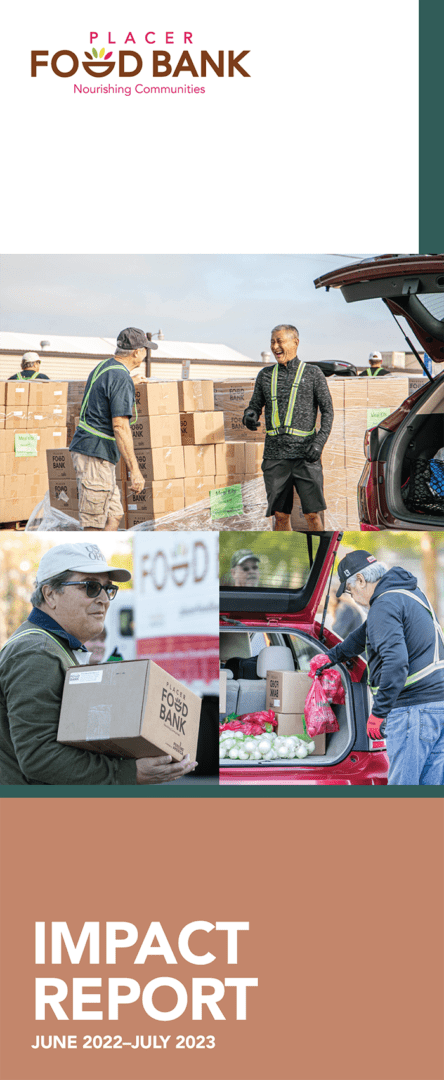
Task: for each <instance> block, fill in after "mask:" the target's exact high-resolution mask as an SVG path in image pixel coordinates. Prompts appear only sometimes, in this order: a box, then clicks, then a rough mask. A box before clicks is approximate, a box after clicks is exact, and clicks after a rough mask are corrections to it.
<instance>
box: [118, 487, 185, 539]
mask: <svg viewBox="0 0 444 1080" xmlns="http://www.w3.org/2000/svg"><path fill="white" fill-rule="evenodd" d="M183 483H184V482H183V480H154V481H152V482H149V483H147V484H146V486H145V487H144V489H143V491H141V492H139V494H138V495H136V494H135V493H134V491H130V488H129V485H128V483H126V484H125V485H124V490H125V497H126V499H127V512H128V526H129V527H130V526H131V524H136V522H135V521H134V517H135V516H137V518H138V520H139V521H150V520H151V519H153V520H155V518H156V517H162V516H163V515H164V514H171V513H173V512H174V511H175V510H183V508H184V493H183Z"/></svg>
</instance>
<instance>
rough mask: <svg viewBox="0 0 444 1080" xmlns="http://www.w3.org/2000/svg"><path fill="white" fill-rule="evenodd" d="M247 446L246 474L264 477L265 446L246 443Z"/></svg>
mask: <svg viewBox="0 0 444 1080" xmlns="http://www.w3.org/2000/svg"><path fill="white" fill-rule="evenodd" d="M244 446H245V472H246V473H251V474H254V475H255V476H262V469H261V465H262V460H263V456H264V444H263V443H262V442H260V443H249V442H246V443H244Z"/></svg>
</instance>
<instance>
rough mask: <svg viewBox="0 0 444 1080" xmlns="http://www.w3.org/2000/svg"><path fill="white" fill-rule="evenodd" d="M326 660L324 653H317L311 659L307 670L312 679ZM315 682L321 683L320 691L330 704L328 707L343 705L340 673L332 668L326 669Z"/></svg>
mask: <svg viewBox="0 0 444 1080" xmlns="http://www.w3.org/2000/svg"><path fill="white" fill-rule="evenodd" d="M326 659H327V657H326V655H325V653H317V655H316V656H314V657H313V659H312V661H311V664H310V667H309V669H308V674H309V675H310V676H311V678H312V679H314V677H315V675H316V672H317V671H318V670H319V668H320V667H322V666H323V664H325V661H326ZM316 681H317V682H320V683H321V686H322V689H323V690H324V691H325V696H326V698H327V701H329V702H330V705H344V704H345V693H344V687H343V685H342V682H341V672H340V671H334V669H333V668H327V671H325V672H324V674H323V675H318V678H317V680H316Z"/></svg>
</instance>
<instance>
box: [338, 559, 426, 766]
mask: <svg viewBox="0 0 444 1080" xmlns="http://www.w3.org/2000/svg"><path fill="white" fill-rule="evenodd" d="M338 574H339V580H340V585H339V589H338V590H337V593H336V595H337V596H341V595H342V593H343V592H348V593H349V594H350V596H351V597H352V598H353V600H354V601H355V602H356V603H357V604H360V605H361V606H362V607H368V608H369V612H368V616H367V620H366V622H365V623H363V624H362V626H360V627H358V629H357V630H354V631H353V632H352V633H351V634H349V635H348V637H346V638H345V639H344V641H341V642H340V643H339V645H335V646H334V648H333V649H330V650H329V652H328V657H329V664H328V665H327V666H331V664H336V663H337V662H338V661H339V662H341V661H343V660H348V659H351V658H352V657H353V656H358V655H359V654H360V653H363V652H366V654H367V661H368V682H369V686H370V689H371V691H372V694H373V707H372V712H371V714H370V716H369V718H368V721H367V734H368V735H369V737H370V739H372V740H376V741H378V740H380V739H382V738H385V739H386V743H387V754H388V759H389V765H390V768H389V775H388V783H389V784H440V785H442V784H444V636H443V633H442V630H441V627H440V625H439V622H438V620H437V618H436V615H435V613H434V611H433V608H432V607H431V606H430V604H429V602H428V600H427V597H426V596H425V595H424V593H423V592H422V591H421V589H419V588H418V582H417V580H416V578H415V577H414V576H413V574H410V573H409V571H408V570H404V569H403V567H401V566H392V568H391V569H390V570H387V568H386V567H385V566H384V564H383V563H380V562H378V561H377V560H376V559H375V556H374V555H371V554H370V552H369V551H352V552H350V553H349V554H348V555H346V556H345V558H344V559H342V560H341V562H340V563H339V566H338Z"/></svg>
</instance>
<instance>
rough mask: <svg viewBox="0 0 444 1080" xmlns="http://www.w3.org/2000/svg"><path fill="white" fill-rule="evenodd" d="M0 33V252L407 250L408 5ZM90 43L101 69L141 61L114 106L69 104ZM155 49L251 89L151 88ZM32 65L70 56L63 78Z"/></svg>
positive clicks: (62, 16) (414, 120) (412, 58)
mask: <svg viewBox="0 0 444 1080" xmlns="http://www.w3.org/2000/svg"><path fill="white" fill-rule="evenodd" d="M3 22H4V34H3V39H4V45H3V57H2V73H3V74H2V79H3V102H4V104H7V110H8V111H7V112H6V116H5V120H4V124H3V138H2V142H3V148H4V164H3V170H2V171H3V187H4V190H3V198H2V205H3V244H2V246H3V249H4V250H5V251H7V252H16V253H27V252H29V253H46V252H48V253H49V252H72V253H82V252H101V253H111V252H113V253H128V254H131V253H139V252H146V253H159V252H165V253H186V252H201V253H211V252H249V253H258V252H265V253H267V252H287V253H288V252H320V251H336V252H340V253H349V252H351V253H353V252H356V251H381V252H382V251H411V252H413V251H415V250H417V247H418V210H417V208H418V186H417V164H418V146H417V143H418V139H417V124H418V116H417V114H418V59H417V53H418V0H359V2H357V0H336V2H334V0H317V2H314V0H313V2H311V3H308V2H307V0H303V2H301V0H294V2H293V3H292V4H289V3H288V0H274V3H273V4H271V5H269V6H265V5H262V6H260V5H257V4H255V3H252V2H250V0H224V2H223V3H222V4H220V5H210V4H208V3H207V2H203V0H190V2H189V3H187V4H185V3H183V2H181V0H180V2H170V3H164V2H162V3H160V2H157V3H156V2H154V3H151V4H149V5H147V4H145V3H135V2H133V3H127V4H125V5H122V4H121V3H116V2H106V3H105V2H102V0H96V2H94V0H92V2H89V3H86V2H77V3H75V4H74V3H69V2H68V3H66V4H60V3H59V2H57V3H55V2H53V0H46V2H45V0H43V2H41V3H38V4H34V3H31V2H30V0H26V2H25V3H24V4H22V5H10V7H9V9H8V11H7V13H6V15H5V17H4V20H3ZM153 30H154V31H155V34H156V43H155V45H154V46H149V45H147V44H146V42H145V40H144V38H145V34H146V33H147V32H148V31H153ZM90 31H96V32H97V33H98V35H99V36H98V38H97V39H96V40H95V41H94V43H93V44H94V45H95V47H96V48H97V49H98V50H99V49H100V48H101V47H103V46H105V47H107V48H106V51H110V50H112V51H113V59H114V60H117V53H118V51H119V48H120V49H124V48H127V49H133V50H135V51H136V52H139V53H140V54H141V56H142V58H143V60H144V67H143V70H142V72H141V73H140V75H138V76H137V77H136V78H132V79H131V78H128V79H119V77H118V74H116V69H114V71H113V72H112V74H111V75H110V76H109V77H108V78H107V79H104V80H103V83H104V85H107V84H110V85H113V86H115V85H120V86H130V87H131V95H130V96H128V97H127V96H125V95H124V94H110V93H109V94H106V95H105V94H83V93H82V94H80V93H74V84H77V85H79V84H82V85H83V86H91V87H94V88H97V87H98V86H99V85H100V84H101V82H102V80H100V79H94V78H93V77H91V76H88V75H86V73H85V72H84V71H83V69H82V68H81V62H82V61H83V60H84V59H85V57H84V52H85V50H87V51H91V45H90V40H89V34H90ZM130 31H131V32H132V34H133V36H134V38H135V40H136V44H135V45H134V44H131V43H129V44H127V45H126V46H125V45H124V40H125V38H126V36H127V34H128V33H129V32H130ZM166 31H174V44H172V45H171V44H170V45H167V44H165V33H166ZM184 31H190V32H192V35H193V41H192V45H184V44H183V34H184ZM108 32H109V33H110V34H111V39H112V41H113V42H116V44H115V45H112V44H110V45H108ZM153 48H156V49H162V50H167V51H168V52H170V53H171V55H172V62H173V64H176V63H177V62H178V60H179V56H180V54H181V52H182V51H183V49H184V48H187V49H189V51H190V54H191V57H192V60H193V62H194V64H195V65H196V67H197V69H198V71H199V72H200V52H201V50H203V49H206V50H207V51H208V52H209V53H210V55H211V56H212V57H214V58H215V59H217V54H218V52H219V50H222V49H223V50H225V58H226V61H227V54H228V50H229V49H232V50H234V53H235V55H238V54H239V53H240V52H242V51H243V50H244V49H249V50H250V51H249V54H248V56H246V57H245V59H244V61H242V63H243V65H244V66H245V68H246V70H247V71H248V72H249V73H250V76H251V77H250V78H243V77H242V76H241V75H239V74H237V73H236V74H235V75H234V77H233V78H228V76H227V75H226V76H225V77H224V78H217V77H216V75H215V73H214V72H213V71H212V70H211V69H210V68H209V69H208V74H207V77H206V78H205V79H202V78H201V77H200V75H199V77H198V78H197V79H195V78H193V76H192V75H191V74H190V73H189V72H184V73H183V74H181V75H179V77H178V78H176V79H171V78H160V79H153V77H152V69H151V58H152V50H153ZM32 49H37V50H44V49H47V50H48V51H49V58H48V59H49V61H50V59H51V57H52V55H53V54H54V53H55V52H57V51H58V50H60V49H70V50H72V51H73V52H74V53H76V55H77V56H78V58H79V61H80V66H79V70H78V72H77V74H76V75H75V76H73V77H72V78H66V79H65V78H58V77H57V76H56V75H54V74H53V72H52V71H51V68H50V67H49V66H48V67H47V68H39V69H38V74H37V77H36V78H31V77H30V54H31V50H32ZM136 83H137V84H139V85H140V84H142V85H145V86H158V87H162V86H167V85H169V86H170V87H171V86H180V85H188V86H189V85H197V86H200V87H202V86H204V87H205V93H204V94H202V93H199V94H195V93H191V94H189V93H186V94H177V93H176V94H174V95H171V94H168V93H162V94H160V93H149V94H145V93H142V94H136V92H135V85H136Z"/></svg>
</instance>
